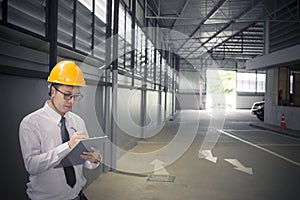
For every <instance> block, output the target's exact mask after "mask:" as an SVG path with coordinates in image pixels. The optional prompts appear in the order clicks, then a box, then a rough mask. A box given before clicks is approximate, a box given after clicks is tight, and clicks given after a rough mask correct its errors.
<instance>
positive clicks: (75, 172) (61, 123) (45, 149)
mask: <svg viewBox="0 0 300 200" xmlns="http://www.w3.org/2000/svg"><path fill="white" fill-rule="evenodd" d="M48 82H50V83H51V85H50V88H49V95H50V100H48V101H47V102H46V103H45V105H44V107H42V108H40V109H38V110H37V111H35V112H33V113H31V114H29V115H27V116H25V117H24V119H23V120H22V122H21V123H20V129H19V138H20V146H21V150H22V155H23V159H24V163H25V168H26V170H27V172H28V173H29V182H28V183H27V194H28V196H29V198H30V199H32V200H48V199H49V200H50V199H51V200H60V199H61V200H65V199H68V200H69V199H77V200H82V199H86V197H85V196H84V194H83V193H82V188H83V187H84V185H85V183H86V179H85V178H84V176H83V173H82V170H83V168H82V167H86V168H88V169H95V168H96V167H98V165H99V163H100V153H99V151H98V150H97V149H95V148H92V149H91V152H83V153H82V155H80V157H81V158H82V159H85V160H86V161H85V162H84V164H83V165H77V166H70V167H56V166H57V165H58V164H59V163H60V161H61V160H62V159H63V158H64V156H66V155H67V154H68V153H69V152H70V151H71V149H72V148H73V147H74V145H75V144H76V143H77V142H78V141H79V140H80V139H85V138H87V137H88V134H87V130H86V127H85V123H84V121H83V120H82V118H80V117H79V116H78V115H76V114H75V113H73V112H71V110H72V108H73V106H74V104H75V103H76V102H78V101H79V100H80V99H81V98H82V97H83V96H82V94H81V93H80V87H81V86H85V80H84V78H83V74H82V72H81V70H80V68H79V67H78V66H77V65H76V64H75V62H73V61H61V62H59V63H57V64H56V65H55V67H54V68H53V69H52V71H51V73H50V75H49V77H48Z"/></svg>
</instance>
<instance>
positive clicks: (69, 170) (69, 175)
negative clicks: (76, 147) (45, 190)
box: [60, 117, 76, 188]
mask: <svg viewBox="0 0 300 200" xmlns="http://www.w3.org/2000/svg"><path fill="white" fill-rule="evenodd" d="M60 123H61V127H60V130H61V138H62V142H63V143H64V142H67V141H69V140H70V137H69V133H68V130H67V128H66V119H65V117H62V118H61V120H60ZM64 172H65V176H66V180H67V183H68V185H69V186H70V187H72V188H73V187H74V185H75V183H76V176H75V170H74V167H73V166H69V167H64Z"/></svg>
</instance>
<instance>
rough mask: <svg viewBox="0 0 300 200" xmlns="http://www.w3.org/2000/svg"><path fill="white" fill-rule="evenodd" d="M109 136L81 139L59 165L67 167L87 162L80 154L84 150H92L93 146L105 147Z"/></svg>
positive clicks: (97, 147)
mask: <svg viewBox="0 0 300 200" xmlns="http://www.w3.org/2000/svg"><path fill="white" fill-rule="evenodd" d="M106 139H107V136H101V137H93V138H88V139H84V140H80V141H79V142H78V143H77V144H76V145H75V146H74V147H73V148H72V150H71V151H70V152H69V153H68V154H67V155H66V156H65V157H64V158H63V159H62V160H61V162H60V163H59V165H57V166H56V168H58V167H67V166H71V165H81V164H83V163H84V162H85V160H84V159H82V158H80V155H81V154H82V152H84V151H91V148H92V147H94V148H96V149H99V150H100V149H103V147H104V145H105V142H106Z"/></svg>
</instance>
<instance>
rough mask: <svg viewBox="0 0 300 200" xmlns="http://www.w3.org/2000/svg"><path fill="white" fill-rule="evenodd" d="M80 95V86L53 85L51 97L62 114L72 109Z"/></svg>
mask: <svg viewBox="0 0 300 200" xmlns="http://www.w3.org/2000/svg"><path fill="white" fill-rule="evenodd" d="M79 95H81V94H80V88H79V87H74V86H69V85H56V86H52V87H51V99H52V101H53V103H54V105H55V108H56V109H57V111H58V112H59V114H61V115H64V114H65V113H67V112H68V111H70V110H72V108H73V106H74V104H75V102H76V99H77V98H78V96H79ZM71 97H72V98H71Z"/></svg>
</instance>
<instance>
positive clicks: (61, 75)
mask: <svg viewBox="0 0 300 200" xmlns="http://www.w3.org/2000/svg"><path fill="white" fill-rule="evenodd" d="M48 82H50V83H59V84H63V85H72V86H86V84H85V81H84V78H83V73H82V71H81V70H80V68H79V67H78V66H77V65H76V63H75V62H73V61H60V62H58V63H57V64H56V65H55V66H54V67H53V69H52V70H51V72H50V75H49V76H48Z"/></svg>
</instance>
